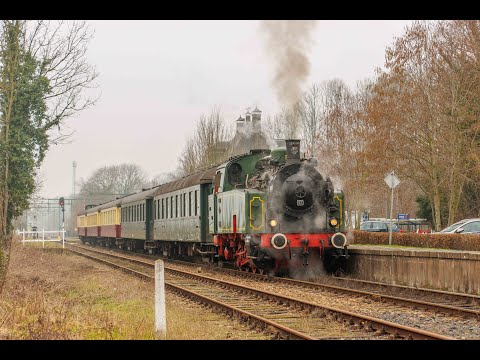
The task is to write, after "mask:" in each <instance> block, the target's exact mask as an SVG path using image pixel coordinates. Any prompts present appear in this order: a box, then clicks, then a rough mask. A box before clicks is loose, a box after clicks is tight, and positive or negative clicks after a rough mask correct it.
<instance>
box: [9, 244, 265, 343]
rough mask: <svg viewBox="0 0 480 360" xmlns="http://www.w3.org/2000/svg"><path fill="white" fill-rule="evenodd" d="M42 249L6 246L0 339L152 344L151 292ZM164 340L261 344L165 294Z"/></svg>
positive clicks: (123, 276)
mask: <svg viewBox="0 0 480 360" xmlns="http://www.w3.org/2000/svg"><path fill="white" fill-rule="evenodd" d="M52 247H54V245H53V244H49V245H48V246H47V245H46V249H42V245H41V244H36V245H33V244H29V245H26V246H22V245H19V244H18V243H15V244H14V245H13V246H12V251H11V261H10V267H9V272H8V275H7V281H6V284H5V288H4V290H3V293H2V294H1V297H0V339H153V338H154V332H153V324H154V304H153V285H152V284H151V283H147V282H144V281H142V280H139V279H137V278H134V277H132V276H129V275H126V274H124V273H122V272H120V271H117V270H113V269H111V268H109V267H107V266H104V265H100V264H98V263H95V262H92V261H90V260H88V259H85V258H82V257H79V256H76V255H73V254H71V253H69V252H65V253H64V252H62V250H61V249H58V248H52ZM166 300H167V339H257V338H258V339H266V338H267V337H266V336H265V335H263V334H257V333H255V332H252V331H251V330H250V329H249V328H247V327H246V326H243V325H240V324H238V323H236V322H233V321H232V320H231V319H228V318H227V317H226V316H225V315H223V314H217V313H214V312H212V311H211V310H209V309H204V308H202V307H201V306H199V305H197V304H195V303H193V302H192V301H190V300H186V299H183V298H181V297H179V296H176V295H174V294H170V293H167V296H166Z"/></svg>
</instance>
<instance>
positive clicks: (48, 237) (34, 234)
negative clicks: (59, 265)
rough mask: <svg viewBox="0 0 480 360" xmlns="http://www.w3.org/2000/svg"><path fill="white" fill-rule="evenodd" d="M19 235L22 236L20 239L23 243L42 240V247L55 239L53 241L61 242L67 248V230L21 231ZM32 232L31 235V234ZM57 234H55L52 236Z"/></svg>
mask: <svg viewBox="0 0 480 360" xmlns="http://www.w3.org/2000/svg"><path fill="white" fill-rule="evenodd" d="M18 234H19V235H21V236H22V240H20V242H21V243H23V245H25V243H27V242H34V243H35V242H41V243H42V247H45V242H46V241H47V242H48V241H53V242H61V243H62V247H63V248H65V230H51V231H45V230H41V231H25V230H22V231H19V232H18ZM30 234H31V236H30ZM54 234H56V235H55V236H52V235H54Z"/></svg>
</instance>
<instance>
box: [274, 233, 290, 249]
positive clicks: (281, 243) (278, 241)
mask: <svg viewBox="0 0 480 360" xmlns="http://www.w3.org/2000/svg"><path fill="white" fill-rule="evenodd" d="M287 242H288V240H287V237H286V236H285V235H284V234H281V233H277V234H275V235H273V236H272V239H271V240H270V243H271V244H272V246H273V247H274V248H275V249H277V250H282V249H283V248H285V246H287Z"/></svg>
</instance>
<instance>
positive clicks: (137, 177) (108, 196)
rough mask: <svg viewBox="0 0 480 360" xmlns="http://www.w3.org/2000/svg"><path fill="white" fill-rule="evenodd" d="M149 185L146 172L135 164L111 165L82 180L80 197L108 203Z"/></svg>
mask: <svg viewBox="0 0 480 360" xmlns="http://www.w3.org/2000/svg"><path fill="white" fill-rule="evenodd" d="M146 183H147V176H146V175H145V172H144V170H143V169H142V168H141V167H140V166H138V165H135V164H120V165H110V166H104V167H102V168H99V169H97V170H95V171H94V172H93V174H92V175H91V176H90V177H89V178H88V179H87V180H83V179H80V191H79V197H84V198H86V199H89V198H90V199H95V200H96V201H97V202H98V200H103V201H108V200H112V199H115V197H118V196H122V195H128V194H132V193H134V192H137V191H139V190H141V189H142V187H143V186H145V184H146Z"/></svg>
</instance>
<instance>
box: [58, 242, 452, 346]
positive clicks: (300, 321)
mask: <svg viewBox="0 0 480 360" xmlns="http://www.w3.org/2000/svg"><path fill="white" fill-rule="evenodd" d="M67 247H68V248H69V249H70V250H71V251H74V252H77V253H80V254H82V255H84V256H87V257H89V258H92V259H95V260H97V261H102V262H105V263H108V264H109V265H111V266H115V267H117V268H121V269H122V270H124V271H129V272H133V273H135V274H136V275H137V276H141V277H143V278H148V279H150V280H152V279H153V267H154V260H146V259H140V258H138V257H133V256H126V255H122V254H118V253H113V252H111V251H110V252H109V251H103V250H98V249H93V248H91V247H86V246H80V245H73V244H69V245H68V246H67ZM92 253H95V255H92ZM113 259H114V260H113ZM119 262H123V265H122V264H119ZM175 266H178V264H177V265H175ZM191 266H192V264H190V269H192V267H191ZM165 271H166V273H165V277H166V288H167V289H169V290H171V291H175V292H177V293H181V294H183V295H185V296H188V297H190V298H193V299H196V300H197V301H200V302H202V303H205V304H208V305H209V306H214V307H217V308H221V309H222V311H225V312H226V313H229V314H230V315H231V316H234V317H237V318H239V319H240V320H243V321H249V322H252V323H254V324H256V326H259V327H261V328H262V329H266V330H267V331H269V332H271V333H273V334H275V335H276V336H277V337H279V338H287V339H396V338H399V339H445V340H452V339H453V338H452V337H450V336H445V335H441V334H437V333H433V332H430V331H426V330H422V329H418V328H414V327H410V326H405V325H402V324H397V323H393V322H389V321H385V320H382V319H378V318H375V317H372V316H366V315H362V314H360V313H356V312H352V311H346V310H342V309H339V308H334V307H332V306H326V305H319V304H318V303H315V302H312V301H308V300H304V299H303V298H299V297H292V296H288V295H285V294H280V293H279V292H277V291H275V292H273V291H267V290H260V289H259V287H258V286H256V284H257V285H258V283H259V281H258V279H253V278H251V279H250V281H253V283H252V286H248V285H245V284H239V282H238V281H235V282H232V281H227V280H224V279H220V278H219V277H218V276H215V277H212V276H206V275H204V274H198V273H194V272H191V271H185V270H181V269H178V268H175V267H174V266H172V264H169V263H166V265H165ZM217 275H218V273H217ZM255 282H256V284H255Z"/></svg>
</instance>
